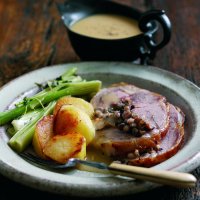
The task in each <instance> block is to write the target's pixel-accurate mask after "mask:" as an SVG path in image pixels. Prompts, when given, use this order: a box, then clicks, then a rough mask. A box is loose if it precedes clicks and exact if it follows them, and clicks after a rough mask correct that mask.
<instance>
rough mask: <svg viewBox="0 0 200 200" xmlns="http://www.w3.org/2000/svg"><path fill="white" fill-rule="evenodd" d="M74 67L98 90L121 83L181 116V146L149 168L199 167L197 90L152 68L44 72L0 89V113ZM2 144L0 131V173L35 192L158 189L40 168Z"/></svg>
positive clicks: (103, 66)
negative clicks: (153, 95)
mask: <svg viewBox="0 0 200 200" xmlns="http://www.w3.org/2000/svg"><path fill="white" fill-rule="evenodd" d="M75 66H76V67H78V72H79V74H80V75H81V76H82V77H84V78H86V79H87V80H93V79H99V80H101V81H102V82H103V87H105V86H108V85H109V84H111V83H117V82H121V81H123V82H128V83H132V84H135V85H137V86H139V87H142V88H146V89H148V90H151V91H154V92H158V93H160V94H162V95H165V96H166V97H167V100H168V101H169V102H171V103H173V104H174V105H177V106H179V107H180V108H181V109H182V110H183V112H184V113H185V114H186V124H185V142H184V145H183V147H182V149H181V150H180V151H179V152H178V153H177V154H176V155H174V156H173V157H172V158H170V159H168V160H167V161H165V162H163V163H161V164H159V165H157V166H155V167H154V168H156V169H164V170H174V171H181V172H190V171H192V170H194V169H195V168H197V167H198V166H199V165H200V154H199V152H200V145H199V141H200V109H199V102H200V89H199V88H198V87H197V86H196V85H194V84H193V83H192V82H190V81H188V80H186V79H184V78H182V77H180V76H178V75H176V74H173V73H171V72H168V71H165V70H162V69H159V68H157V67H153V66H140V65H135V64H132V63H123V62H80V63H70V64H63V65H55V66H49V67H44V68H41V69H39V70H35V71H32V72H30V73H27V74H25V75H23V76H20V77H19V78H16V79H15V80H13V81H11V82H9V83H8V84H6V85H5V86H3V87H2V88H1V89H0V102H1V103H0V111H3V110H5V109H6V108H8V106H9V105H12V104H13V101H14V99H16V98H19V96H20V95H21V94H30V93H31V92H32V91H33V90H32V89H33V88H34V85H35V83H36V82H37V83H42V82H45V81H47V80H50V79H53V78H56V77H58V76H59V75H61V74H62V73H63V72H65V71H66V69H68V68H71V67H75ZM8 140H9V135H8V134H7V133H6V131H5V127H0V173H1V174H3V175H4V176H6V177H8V178H10V179H12V180H13V181H17V182H20V183H22V184H24V185H27V186H29V187H33V188H36V189H38V190H43V191H49V192H52V193H59V194H64V195H70V196H71V195H72V196H81V197H100V196H101V197H103V196H118V195H128V194H133V193H138V192H145V191H147V190H150V189H153V188H156V187H160V186H161V185H158V184H154V183H150V182H143V181H136V180H133V179H130V178H125V177H120V176H114V175H109V174H104V173H94V172H86V171H79V170H76V169H72V170H66V171H62V172H55V171H49V170H46V169H42V168H39V167H36V166H34V165H32V164H30V163H28V162H27V161H25V160H23V159H22V158H21V157H20V156H18V155H17V154H16V153H15V152H14V151H13V150H12V149H11V148H10V147H9V146H8V145H7V142H8Z"/></svg>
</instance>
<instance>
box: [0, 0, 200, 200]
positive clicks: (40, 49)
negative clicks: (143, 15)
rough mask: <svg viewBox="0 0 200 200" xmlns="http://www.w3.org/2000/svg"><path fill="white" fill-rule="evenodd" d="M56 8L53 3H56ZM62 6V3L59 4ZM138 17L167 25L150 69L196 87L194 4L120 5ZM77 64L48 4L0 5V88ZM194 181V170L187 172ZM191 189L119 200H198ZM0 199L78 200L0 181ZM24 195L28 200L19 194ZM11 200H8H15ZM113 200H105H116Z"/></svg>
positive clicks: (14, 0) (16, 0) (32, 0)
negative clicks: (152, 13)
mask: <svg viewBox="0 0 200 200" xmlns="http://www.w3.org/2000/svg"><path fill="white" fill-rule="evenodd" d="M56 2H59V1H56ZM60 2H62V1H60ZM118 2H121V3H122V2H123V3H125V4H127V5H131V6H134V7H136V8H138V9H140V10H141V11H146V10H149V9H153V8H156V9H164V10H165V11H166V14H167V15H168V16H169V18H170V20H171V23H172V38H171V40H170V42H169V44H168V45H167V46H166V47H164V48H163V49H162V50H160V51H159V52H158V53H157V56H156V58H155V59H154V60H153V61H152V65H154V66H157V67H160V68H162V69H166V70H169V71H172V72H174V73H177V74H179V75H181V76H183V77H185V78H187V79H189V80H190V81H192V82H194V83H195V84H196V85H198V86H200V35H199V33H200V4H199V1H195V0H181V1H179V0H173V1H172V0H165V1H162V0H146V1H145V0H139V1H138V0H126V1H120V0H118ZM77 61H80V59H79V57H78V56H77V55H76V54H75V52H74V50H73V49H72V47H71V45H70V42H69V39H68V36H67V34H66V31H65V28H64V26H63V23H62V21H61V20H60V16H59V14H58V11H57V8H56V6H55V1H53V0H43V1H40V0H27V1H21V0H1V1H0V87H1V86H3V85H4V84H6V83H7V82H9V81H11V80H12V79H14V78H16V77H18V76H20V75H22V74H24V73H26V72H29V71H32V70H35V69H38V68H42V67H44V66H47V65H53V64H59V63H70V62H77ZM192 173H193V174H194V175H195V176H196V177H197V178H198V180H199V179H200V167H199V168H197V169H196V170H194V171H193V172H192ZM199 184H200V183H199V181H198V183H197V185H196V187H194V188H190V189H177V188H172V187H167V186H163V187H161V188H157V189H154V190H152V191H148V192H145V193H141V194H136V195H129V196H125V198H123V199H147V198H150V199H163V200H164V199H166V200H168V199H170V200H175V199H176V200H181V199H184V200H189V199H200V185H199ZM0 186H1V192H0V199H1V200H3V199H10V198H11V197H12V196H13V195H14V196H16V197H17V198H20V199H21V198H22V199H25V197H33V198H41V199H42V198H46V199H49V200H50V199H57V200H58V199H65V198H66V199H78V198H75V197H73V198H72V197H71V198H69V197H63V196H60V195H55V194H50V193H47V192H41V191H37V190H34V189H31V188H29V187H26V186H23V185H21V184H19V183H15V182H13V181H11V180H9V179H7V178H6V177H4V176H2V175H0ZM27 193H28V194H29V196H26V195H23V194H27ZM16 197H14V198H16ZM121 198H122V197H113V198H110V199H121Z"/></svg>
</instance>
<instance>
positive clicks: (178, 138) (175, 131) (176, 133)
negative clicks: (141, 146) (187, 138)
mask: <svg viewBox="0 0 200 200" xmlns="http://www.w3.org/2000/svg"><path fill="white" fill-rule="evenodd" d="M169 115H170V120H169V121H170V122H169V130H168V132H167V133H166V135H165V137H164V138H163V139H162V140H161V143H160V144H159V146H160V150H158V151H155V150H153V151H152V152H149V153H144V154H143V155H141V156H139V157H137V158H135V159H130V160H129V161H128V164H129V165H136V166H144V167H151V166H154V165H156V164H159V163H161V162H163V161H165V160H166V159H168V158H170V157H172V156H173V155H175V154H176V153H177V151H178V150H179V149H180V147H181V145H182V143H183V140H184V120H185V116H184V114H183V112H182V111H181V110H180V109H179V108H177V107H175V106H173V105H171V104H170V112H169Z"/></svg>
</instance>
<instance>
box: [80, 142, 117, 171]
mask: <svg viewBox="0 0 200 200" xmlns="http://www.w3.org/2000/svg"><path fill="white" fill-rule="evenodd" d="M87 160H90V161H95V162H103V163H105V164H107V165H109V164H111V162H112V161H113V160H111V158H109V157H108V156H104V155H103V154H102V153H100V152H99V150H97V149H94V148H93V147H90V146H89V147H87ZM77 169H79V170H82V171H88V172H95V173H104V174H107V173H109V172H108V171H107V170H101V169H97V168H94V167H89V166H86V165H81V164H79V165H78V166H77Z"/></svg>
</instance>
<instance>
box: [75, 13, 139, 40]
mask: <svg viewBox="0 0 200 200" xmlns="http://www.w3.org/2000/svg"><path fill="white" fill-rule="evenodd" d="M71 30H72V31H74V32H76V33H79V34H82V35H86V36H90V37H94V38H101V39H120V38H127V37H131V36H135V35H138V34H140V33H141V31H140V29H139V27H138V22H137V21H136V20H134V19H132V18H128V17H125V16H121V15H114V14H97V15H92V16H89V17H86V18H84V19H81V20H79V21H78V22H76V23H74V24H73V25H72V26H71Z"/></svg>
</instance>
